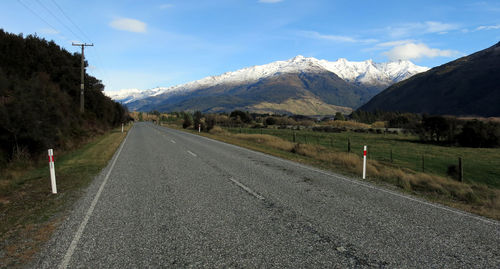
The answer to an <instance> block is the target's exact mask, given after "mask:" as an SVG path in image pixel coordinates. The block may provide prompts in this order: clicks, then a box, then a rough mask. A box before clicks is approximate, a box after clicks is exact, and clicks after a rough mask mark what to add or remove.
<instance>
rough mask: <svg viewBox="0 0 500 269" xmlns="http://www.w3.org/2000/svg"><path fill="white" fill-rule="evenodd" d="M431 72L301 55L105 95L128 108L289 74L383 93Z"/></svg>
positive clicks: (407, 65) (412, 66) (405, 65)
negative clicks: (330, 77) (332, 78)
mask: <svg viewBox="0 0 500 269" xmlns="http://www.w3.org/2000/svg"><path fill="white" fill-rule="evenodd" d="M428 69H429V68H427V67H421V66H417V65H415V64H413V63H411V62H410V61H397V62H387V63H375V62H373V61H372V60H367V61H363V62H350V61H348V60H346V59H343V58H341V59H338V60H337V61H335V62H330V61H327V60H318V59H316V58H313V57H304V56H302V55H298V56H296V57H294V58H292V59H290V60H287V61H276V62H273V63H270V64H266V65H259V66H252V67H248V68H243V69H240V70H237V71H234V72H227V73H224V74H222V75H219V76H210V77H206V78H203V79H200V80H197V81H193V82H189V83H186V84H182V85H177V86H172V87H166V88H164V87H159V88H154V89H149V90H142V91H141V90H138V89H126V90H120V91H114V92H111V91H110V92H105V94H106V95H108V96H109V97H111V98H112V99H114V100H116V101H119V102H122V103H124V104H129V103H133V102H135V101H138V100H142V99H145V98H148V97H155V96H162V98H167V97H168V96H171V95H175V94H180V93H188V92H191V91H195V90H198V89H206V88H210V87H214V86H217V85H222V84H224V85H227V86H231V85H238V84H245V83H252V82H257V81H259V80H261V79H265V78H269V77H272V76H279V75H282V74H288V73H321V72H332V73H335V74H336V75H337V76H339V77H340V78H342V79H343V80H345V81H346V82H348V83H352V84H355V85H361V86H364V87H375V88H377V89H379V90H383V89H384V88H386V87H388V86H390V85H392V84H393V83H396V82H399V81H401V80H404V79H407V78H409V77H411V76H413V75H415V74H417V73H420V72H425V71H427V70H428Z"/></svg>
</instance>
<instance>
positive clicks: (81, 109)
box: [72, 43, 94, 114]
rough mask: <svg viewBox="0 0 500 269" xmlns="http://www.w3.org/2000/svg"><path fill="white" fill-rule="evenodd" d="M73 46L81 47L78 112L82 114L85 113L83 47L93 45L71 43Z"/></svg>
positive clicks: (91, 45)
mask: <svg viewBox="0 0 500 269" xmlns="http://www.w3.org/2000/svg"><path fill="white" fill-rule="evenodd" d="M72 45H73V46H80V47H82V71H81V84H80V112H81V113H82V114H83V112H84V111H85V109H84V105H83V104H84V103H85V102H84V101H85V96H84V94H83V92H84V89H85V84H84V77H85V56H84V50H85V47H93V46H94V44H86V43H82V44H78V43H72Z"/></svg>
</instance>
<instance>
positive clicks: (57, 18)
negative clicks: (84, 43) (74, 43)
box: [36, 0, 83, 40]
mask: <svg viewBox="0 0 500 269" xmlns="http://www.w3.org/2000/svg"><path fill="white" fill-rule="evenodd" d="M36 2H37V3H38V4H39V5H40V6H41V7H43V8H44V9H45V10H46V11H47V12H48V13H49V14H50V15H52V17H54V18H55V19H56V20H57V21H58V22H59V23H60V24H61V25H62V26H64V27H65V28H66V29H67V30H68V31H70V32H71V33H72V34H73V35H74V36H75V37H76V38H78V39H80V38H81V36H79V35H77V34H76V33H75V32H73V30H71V28H69V27H68V26H67V25H66V24H65V23H64V22H62V21H61V20H60V19H59V17H57V16H56V15H55V14H54V13H52V11H50V9H48V8H47V7H46V6H45V5H44V4H42V2H40V0H36ZM82 40H83V38H82Z"/></svg>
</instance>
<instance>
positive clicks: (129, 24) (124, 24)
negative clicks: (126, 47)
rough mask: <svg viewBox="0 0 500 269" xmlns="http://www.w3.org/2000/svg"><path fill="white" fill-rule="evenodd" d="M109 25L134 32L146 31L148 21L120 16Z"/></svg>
mask: <svg viewBox="0 0 500 269" xmlns="http://www.w3.org/2000/svg"><path fill="white" fill-rule="evenodd" d="M109 26H111V27H113V28H115V29H117V30H121V31H128V32H134V33H145V32H146V27H147V25H146V23H144V22H142V21H139V20H135V19H129V18H120V19H116V20H113V21H112V22H111V23H109Z"/></svg>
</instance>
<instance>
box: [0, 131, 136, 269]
mask: <svg viewBox="0 0 500 269" xmlns="http://www.w3.org/2000/svg"><path fill="white" fill-rule="evenodd" d="M129 128H130V126H128V125H127V126H126V128H125V132H124V133H122V132H121V128H117V129H114V130H113V131H111V132H108V133H106V134H104V135H100V136H97V137H94V138H92V139H90V140H89V141H87V143H85V144H84V145H82V146H81V147H80V148H78V149H76V150H71V151H57V150H56V151H55V152H54V153H55V169H56V180H57V191H58V193H57V194H52V193H51V189H50V177H49V169H48V162H47V161H46V160H45V161H37V162H34V161H32V160H20V161H16V162H11V163H10V164H9V165H8V167H7V168H6V169H4V170H3V171H2V173H1V177H0V219H1V220H2V221H1V222H0V242H1V243H0V268H4V267H21V266H22V265H25V264H26V263H27V262H29V260H30V259H31V258H32V257H33V255H34V254H36V253H37V251H38V250H39V248H40V247H41V246H42V245H43V243H45V242H46V241H47V240H48V239H49V238H50V236H51V235H52V232H53V231H54V230H55V229H56V228H57V226H58V225H59V224H60V222H61V221H62V220H64V218H65V216H66V214H65V212H66V210H67V209H68V208H70V206H71V205H72V204H73V203H74V202H75V201H76V200H77V199H78V198H79V197H80V196H81V195H82V193H83V192H82V190H83V189H84V188H85V187H87V186H88V185H89V184H90V182H91V181H92V179H94V177H95V176H96V175H98V174H99V173H100V171H101V170H102V169H103V168H104V167H105V166H106V165H107V163H108V161H109V160H110V159H111V157H112V156H113V154H114V153H115V151H116V149H117V148H118V146H119V145H120V143H121V142H122V140H123V139H124V138H125V136H126V132H127V131H128V129H129Z"/></svg>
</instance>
